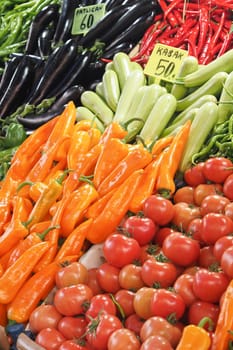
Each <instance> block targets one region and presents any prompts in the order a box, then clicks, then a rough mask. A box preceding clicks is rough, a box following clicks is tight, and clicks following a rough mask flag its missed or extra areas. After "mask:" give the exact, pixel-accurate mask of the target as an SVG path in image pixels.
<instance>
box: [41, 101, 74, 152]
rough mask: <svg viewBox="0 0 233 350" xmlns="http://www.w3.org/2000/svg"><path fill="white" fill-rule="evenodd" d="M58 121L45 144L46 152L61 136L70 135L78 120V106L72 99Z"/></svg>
mask: <svg viewBox="0 0 233 350" xmlns="http://www.w3.org/2000/svg"><path fill="white" fill-rule="evenodd" d="M57 118H58V120H57V123H56V124H55V125H54V128H53V130H52V131H51V133H50V135H49V137H48V138H47V141H46V144H45V146H44V152H46V151H47V150H48V149H50V148H51V147H52V146H53V145H54V144H55V143H56V142H57V141H58V140H59V139H60V138H62V137H63V138H64V139H66V138H67V137H70V136H71V135H72V132H73V128H74V125H75V122H76V107H75V105H74V103H73V102H72V101H70V102H68V103H67V105H66V107H65V109H64V110H63V112H62V113H61V114H60V115H59V116H58V117H57Z"/></svg>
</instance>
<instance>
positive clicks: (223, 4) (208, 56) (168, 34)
mask: <svg viewBox="0 0 233 350" xmlns="http://www.w3.org/2000/svg"><path fill="white" fill-rule="evenodd" d="M158 3H159V5H160V7H161V9H162V13H160V14H159V15H157V16H156V17H155V21H154V23H153V24H152V25H151V26H150V27H149V28H148V30H147V31H146V32H145V34H144V36H143V38H142V40H141V42H140V44H139V51H138V52H137V54H136V55H135V56H134V57H132V59H133V60H134V61H137V62H138V63H141V64H145V63H146V62H147V60H148V58H149V56H150V55H151V53H152V51H153V48H154V46H155V44H157V43H161V44H164V45H168V46H173V47H177V48H181V49H184V50H187V51H188V53H189V55H192V56H195V57H197V58H198V61H199V63H200V64H207V63H209V62H211V61H213V60H214V59H215V58H217V57H219V56H221V55H222V54H223V53H224V52H226V51H228V50H229V49H230V48H232V45H233V32H232V9H233V1H232V0H231V1H230V0H225V1H224V0H222V1H219V0H190V1H187V0H158Z"/></svg>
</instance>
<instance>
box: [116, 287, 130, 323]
mask: <svg viewBox="0 0 233 350" xmlns="http://www.w3.org/2000/svg"><path fill="white" fill-rule="evenodd" d="M134 296H135V293H134V292H133V291H131V290H127V289H120V290H118V291H117V292H116V294H115V295H114V297H115V300H116V302H117V303H118V304H119V305H120V307H121V309H122V310H123V313H124V316H125V317H127V316H129V315H132V314H133V313H134V312H135V311H134V307H133V301H134Z"/></svg>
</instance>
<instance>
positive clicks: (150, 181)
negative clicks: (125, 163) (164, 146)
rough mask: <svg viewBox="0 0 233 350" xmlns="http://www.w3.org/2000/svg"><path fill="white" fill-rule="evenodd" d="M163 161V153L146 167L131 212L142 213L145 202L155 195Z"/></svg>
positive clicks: (130, 207) (130, 208) (131, 203)
mask: <svg viewBox="0 0 233 350" xmlns="http://www.w3.org/2000/svg"><path fill="white" fill-rule="evenodd" d="M161 161H162V153H161V154H160V155H159V156H158V157H157V158H155V159H153V160H152V162H151V163H149V164H148V165H147V166H146V167H145V169H144V170H145V171H144V173H143V175H142V178H141V181H140V184H139V186H138V188H137V190H136V191H135V193H134V196H133V198H132V201H131V202H130V206H129V210H130V211H132V212H133V213H138V212H139V211H142V210H143V203H144V201H145V200H146V198H148V197H149V196H150V195H151V194H153V193H154V189H155V184H156V180H157V175H158V172H159V167H160V164H161Z"/></svg>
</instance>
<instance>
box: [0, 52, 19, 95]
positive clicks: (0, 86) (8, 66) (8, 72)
mask: <svg viewBox="0 0 233 350" xmlns="http://www.w3.org/2000/svg"><path fill="white" fill-rule="evenodd" d="M20 61H21V57H15V56H14V57H10V59H9V60H8V61H7V62H6V63H5V67H4V70H3V74H2V76H1V81H0V99H1V97H2V96H3V94H4V92H5V90H6V89H7V87H8V85H9V81H10V80H11V78H12V76H13V74H14V72H15V69H16V68H17V66H18V64H19V62H20Z"/></svg>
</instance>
